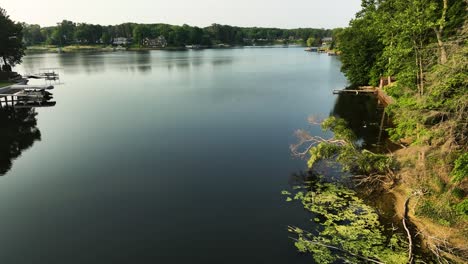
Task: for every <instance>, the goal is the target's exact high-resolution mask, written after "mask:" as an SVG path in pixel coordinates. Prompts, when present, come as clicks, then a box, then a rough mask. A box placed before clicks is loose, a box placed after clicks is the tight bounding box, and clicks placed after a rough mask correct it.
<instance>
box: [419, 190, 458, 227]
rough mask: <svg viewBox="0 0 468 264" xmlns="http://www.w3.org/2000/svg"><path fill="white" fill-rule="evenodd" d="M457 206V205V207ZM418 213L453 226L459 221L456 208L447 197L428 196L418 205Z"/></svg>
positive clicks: (442, 223) (444, 224)
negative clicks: (435, 197)
mask: <svg viewBox="0 0 468 264" xmlns="http://www.w3.org/2000/svg"><path fill="white" fill-rule="evenodd" d="M455 208H456V207H455ZM415 213H416V215H418V216H424V217H428V218H430V219H432V220H434V221H435V222H438V223H439V224H441V225H443V226H452V225H454V224H455V223H457V222H458V221H459V218H458V216H457V211H456V209H455V210H454V207H453V206H452V205H451V204H450V203H449V202H448V201H447V199H443V198H437V199H434V197H426V198H424V199H422V201H420V205H418V206H417V207H416V210H415Z"/></svg>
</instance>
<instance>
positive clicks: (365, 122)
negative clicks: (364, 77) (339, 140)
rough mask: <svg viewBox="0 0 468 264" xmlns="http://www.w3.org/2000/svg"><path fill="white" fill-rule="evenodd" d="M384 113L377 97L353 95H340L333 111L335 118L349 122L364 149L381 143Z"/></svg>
mask: <svg viewBox="0 0 468 264" xmlns="http://www.w3.org/2000/svg"><path fill="white" fill-rule="evenodd" d="M383 113H384V109H383V108H382V107H381V106H380V105H379V104H378V100H377V98H376V97H374V96H370V95H352V94H339V95H338V97H337V100H336V102H335V106H334V107H333V111H332V114H333V115H334V116H338V117H340V118H343V119H345V120H346V121H347V123H348V126H349V128H350V129H351V130H352V131H353V132H354V133H355V134H356V136H357V137H358V139H359V140H360V141H361V143H362V147H364V148H372V147H373V146H375V145H377V144H379V143H381V141H380V140H381V138H380V136H379V135H380V134H381V132H382V129H381V127H380V125H381V121H382V114H383ZM385 136H386V135H385V133H384V138H385ZM384 138H383V139H384Z"/></svg>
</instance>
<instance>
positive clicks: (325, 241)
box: [289, 182, 407, 263]
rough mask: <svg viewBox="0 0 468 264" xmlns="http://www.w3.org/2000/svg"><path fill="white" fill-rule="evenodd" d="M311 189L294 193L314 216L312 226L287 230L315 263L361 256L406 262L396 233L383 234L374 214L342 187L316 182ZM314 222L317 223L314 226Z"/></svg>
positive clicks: (361, 259)
mask: <svg viewBox="0 0 468 264" xmlns="http://www.w3.org/2000/svg"><path fill="white" fill-rule="evenodd" d="M311 189H312V191H309V192H307V193H305V194H304V193H301V194H300V195H297V194H296V196H295V198H297V199H296V200H300V201H301V202H302V204H303V206H304V208H305V209H307V210H308V211H310V212H312V213H313V214H314V215H316V216H317V217H316V218H315V222H316V223H317V224H315V229H314V230H313V231H312V232H307V231H305V230H303V229H301V228H298V227H290V228H289V231H290V232H291V233H294V234H295V235H296V236H297V240H296V242H295V246H296V248H297V249H298V250H299V252H303V253H306V252H310V253H312V256H313V258H314V260H315V261H316V262H317V263H334V262H335V261H337V260H339V259H341V260H345V261H347V262H352V263H361V262H364V260H365V259H372V260H377V261H383V262H386V263H404V262H405V261H406V258H407V256H406V250H405V243H404V242H403V240H402V238H401V237H400V236H399V235H392V236H391V237H386V236H385V235H384V232H383V231H384V227H383V226H382V225H381V224H380V222H379V217H378V215H377V213H376V212H375V211H374V209H372V207H370V206H368V205H366V204H365V203H364V202H363V201H362V200H361V199H359V198H358V197H357V196H356V193H355V192H354V191H352V190H350V189H347V188H345V187H343V186H339V185H335V184H331V183H320V182H317V183H316V184H315V185H313V186H311ZM317 225H318V226H317Z"/></svg>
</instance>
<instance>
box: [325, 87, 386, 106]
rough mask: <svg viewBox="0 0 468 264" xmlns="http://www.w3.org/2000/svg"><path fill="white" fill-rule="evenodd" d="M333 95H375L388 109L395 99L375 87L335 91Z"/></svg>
mask: <svg viewBox="0 0 468 264" xmlns="http://www.w3.org/2000/svg"><path fill="white" fill-rule="evenodd" d="M333 94H351V95H359V94H373V95H375V96H376V97H377V99H378V100H379V102H380V103H381V104H382V105H383V106H384V107H387V106H389V105H391V104H393V102H394V101H393V98H392V97H390V96H389V95H387V93H386V92H385V91H384V90H383V88H380V87H374V86H362V87H359V89H354V90H351V89H343V90H333Z"/></svg>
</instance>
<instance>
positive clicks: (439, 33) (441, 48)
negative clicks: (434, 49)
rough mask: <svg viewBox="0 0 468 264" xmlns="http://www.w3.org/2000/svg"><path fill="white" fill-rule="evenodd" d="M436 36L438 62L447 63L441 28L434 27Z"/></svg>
mask: <svg viewBox="0 0 468 264" xmlns="http://www.w3.org/2000/svg"><path fill="white" fill-rule="evenodd" d="M434 31H435V33H436V37H437V46H438V48H439V62H440V64H445V63H447V51H446V50H445V46H444V42H443V41H442V28H439V29H436V28H434Z"/></svg>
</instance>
